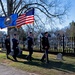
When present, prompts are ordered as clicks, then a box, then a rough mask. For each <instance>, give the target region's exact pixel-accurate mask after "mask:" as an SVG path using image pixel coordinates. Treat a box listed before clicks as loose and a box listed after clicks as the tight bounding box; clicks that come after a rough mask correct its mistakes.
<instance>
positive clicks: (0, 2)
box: [0, 0, 6, 16]
mask: <svg viewBox="0 0 75 75" xmlns="http://www.w3.org/2000/svg"><path fill="white" fill-rule="evenodd" d="M0 4H1V7H2V11H3V13H4V15H5V16H6V12H5V10H4V6H3V3H2V1H1V0H0Z"/></svg>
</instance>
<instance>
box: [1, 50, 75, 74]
mask: <svg viewBox="0 0 75 75" xmlns="http://www.w3.org/2000/svg"><path fill="white" fill-rule="evenodd" d="M26 55H28V52H27V51H23V55H22V56H19V57H18V62H14V61H13V58H12V57H11V56H10V59H6V55H5V53H0V63H4V64H6V65H8V66H13V67H15V68H19V69H21V70H24V71H27V72H32V73H37V74H39V75H63V74H64V75H75V74H74V73H75V57H70V56H64V57H63V60H62V61H60V60H57V59H56V55H52V54H49V61H50V63H49V64H46V63H42V62H41V61H40V59H41V57H42V55H43V53H38V52H34V53H33V60H32V62H30V61H27V60H26V59H25V57H26Z"/></svg>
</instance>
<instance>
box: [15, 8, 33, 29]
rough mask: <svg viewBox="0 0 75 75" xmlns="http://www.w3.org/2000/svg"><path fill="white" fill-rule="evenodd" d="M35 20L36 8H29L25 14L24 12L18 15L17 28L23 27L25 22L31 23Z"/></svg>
mask: <svg viewBox="0 0 75 75" xmlns="http://www.w3.org/2000/svg"><path fill="white" fill-rule="evenodd" d="M33 22H34V9H31V10H29V11H28V12H26V13H25V14H22V15H20V16H19V17H18V19H17V20H16V23H17V25H16V26H17V28H19V27H21V26H22V25H25V24H31V23H33Z"/></svg>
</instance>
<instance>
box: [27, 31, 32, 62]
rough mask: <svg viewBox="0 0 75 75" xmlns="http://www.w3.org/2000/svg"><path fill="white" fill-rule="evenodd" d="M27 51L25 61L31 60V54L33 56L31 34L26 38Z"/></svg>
mask: <svg viewBox="0 0 75 75" xmlns="http://www.w3.org/2000/svg"><path fill="white" fill-rule="evenodd" d="M27 41H28V50H29V55H28V56H27V57H26V58H27V60H30V61H31V60H32V54H33V36H32V32H30V33H29V35H28V38H27Z"/></svg>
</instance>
